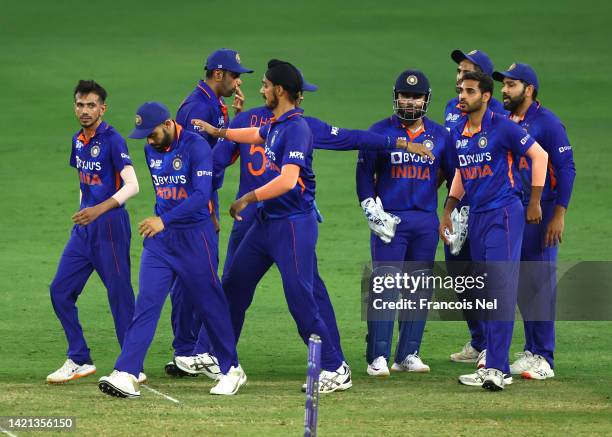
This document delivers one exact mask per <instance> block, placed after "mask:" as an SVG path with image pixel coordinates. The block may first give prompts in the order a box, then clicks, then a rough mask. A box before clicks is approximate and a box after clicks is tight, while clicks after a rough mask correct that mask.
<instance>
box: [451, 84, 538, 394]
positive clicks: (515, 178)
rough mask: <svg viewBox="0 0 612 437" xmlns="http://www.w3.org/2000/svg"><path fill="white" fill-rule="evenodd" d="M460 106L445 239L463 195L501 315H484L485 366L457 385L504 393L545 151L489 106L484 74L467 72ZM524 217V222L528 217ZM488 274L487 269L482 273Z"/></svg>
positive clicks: (489, 292) (475, 247) (474, 250)
mask: <svg viewBox="0 0 612 437" xmlns="http://www.w3.org/2000/svg"><path fill="white" fill-rule="evenodd" d="M459 88H460V93H459V104H460V108H461V111H462V112H465V113H466V114H467V116H466V117H465V118H464V119H463V121H462V122H461V123H459V124H458V125H457V126H455V127H454V128H453V129H451V137H452V140H453V143H454V144H455V152H456V155H457V156H456V158H457V159H456V166H457V171H456V173H455V177H454V179H453V183H452V185H451V189H450V194H449V196H448V199H447V201H446V205H445V208H444V215H443V218H442V220H441V223H440V235H441V236H442V238H444V240H445V241H446V242H447V239H446V236H445V231H447V230H448V231H451V232H452V230H453V229H452V221H451V218H450V215H451V211H452V210H453V209H454V208H455V206H456V205H457V204H458V203H459V201H460V200H461V199H462V198H463V196H464V194H465V196H466V199H467V202H468V205H469V207H470V215H469V224H468V228H469V232H470V252H471V256H472V259H473V260H474V262H477V263H479V264H478V273H480V274H482V275H486V276H485V277H486V286H485V290H486V293H485V294H484V297H485V299H486V301H487V302H489V303H490V304H491V305H493V304H494V305H496V307H497V309H496V310H490V311H488V312H487V314H486V332H487V357H486V367H484V368H480V369H478V370H477V371H476V372H475V373H473V374H469V375H462V376H460V377H459V382H460V383H461V384H465V385H471V386H479V387H483V388H485V389H488V390H492V391H497V390H502V389H503V388H504V385H505V384H509V383H511V381H512V377H511V376H510V375H509V372H510V366H509V360H508V351H509V349H510V344H511V342H512V329H513V326H514V308H515V306H516V301H517V288H518V276H519V275H518V274H519V266H518V262H519V261H520V256H521V242H522V239H523V230H524V227H525V220H526V221H527V222H528V223H534V224H536V223H540V222H541V221H542V209H541V206H540V200H541V196H542V190H543V187H544V181H545V179H546V165H547V160H548V154H547V153H546V151H544V149H542V147H540V145H539V144H538V143H537V142H536V141H535V140H534V139H533V138H532V137H531V136H530V135H529V134H528V133H526V132H525V131H524V130H523V129H521V128H520V127H518V126H517V125H516V124H515V123H513V122H511V121H510V120H508V119H507V118H505V117H502V116H499V115H496V114H494V113H493V112H492V111H490V110H489V109H488V107H487V104H488V102H489V100H490V99H491V96H492V95H493V79H491V77H490V76H488V75H486V74H484V73H481V72H469V73H466V74H464V75H463V80H462V81H461V84H460V87H459ZM520 156H528V157H529V159H530V160H531V164H532V165H531V184H532V186H531V197H530V199H529V203H528V205H527V208H526V209H524V208H523V205H522V202H521V193H520V189H521V181H520V178H519V174H518V167H517V165H516V160H517V159H518V157H520ZM525 216H526V217H525ZM481 268H482V269H484V271H482V270H480V269H481Z"/></svg>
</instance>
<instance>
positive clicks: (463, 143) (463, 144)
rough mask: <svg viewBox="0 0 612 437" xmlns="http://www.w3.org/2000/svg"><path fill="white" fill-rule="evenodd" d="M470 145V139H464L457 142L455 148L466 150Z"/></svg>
mask: <svg viewBox="0 0 612 437" xmlns="http://www.w3.org/2000/svg"><path fill="white" fill-rule="evenodd" d="M467 145H468V139H467V138H464V139H462V140H457V142H456V143H455V147H456V148H457V149H465V148H466V147H467Z"/></svg>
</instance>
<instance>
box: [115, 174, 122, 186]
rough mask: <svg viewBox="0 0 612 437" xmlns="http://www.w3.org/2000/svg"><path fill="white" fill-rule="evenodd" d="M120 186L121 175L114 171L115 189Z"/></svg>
mask: <svg viewBox="0 0 612 437" xmlns="http://www.w3.org/2000/svg"><path fill="white" fill-rule="evenodd" d="M119 188H121V175H120V174H119V172H118V171H116V172H115V190H119Z"/></svg>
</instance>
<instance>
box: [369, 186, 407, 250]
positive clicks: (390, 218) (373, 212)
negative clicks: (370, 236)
mask: <svg viewBox="0 0 612 437" xmlns="http://www.w3.org/2000/svg"><path fill="white" fill-rule="evenodd" d="M361 207H362V208H363V211H364V212H365V215H366V218H367V219H368V226H369V227H370V229H371V230H372V232H374V234H375V235H376V236H378V238H380V239H381V240H382V241H383V242H384V243H387V244H388V243H390V242H391V240H392V239H393V237H394V236H395V229H396V228H397V225H398V224H399V223H400V222H401V220H400V218H399V217H397V216H395V215H393V214H389V213H387V212H385V210H384V209H383V205H382V201H381V200H380V198H379V197H377V198H376V200H374V199H373V198H372V197H368V198H367V199H365V200H364V201H363V202H361Z"/></svg>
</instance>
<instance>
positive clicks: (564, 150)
mask: <svg viewBox="0 0 612 437" xmlns="http://www.w3.org/2000/svg"><path fill="white" fill-rule="evenodd" d="M568 150H572V146H561V147H559V153H563V152H567V151H568Z"/></svg>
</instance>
